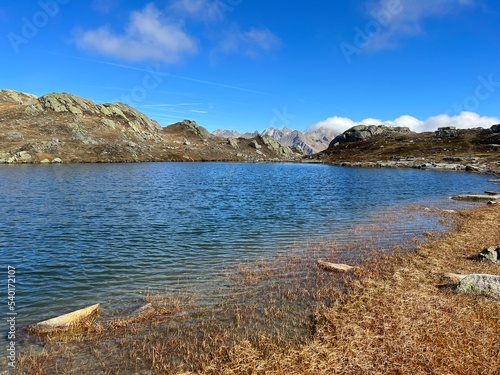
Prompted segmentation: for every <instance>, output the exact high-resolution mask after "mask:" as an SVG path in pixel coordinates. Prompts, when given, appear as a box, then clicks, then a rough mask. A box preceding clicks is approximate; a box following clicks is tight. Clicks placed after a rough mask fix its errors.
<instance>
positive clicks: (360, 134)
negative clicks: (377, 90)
mask: <svg viewBox="0 0 500 375" xmlns="http://www.w3.org/2000/svg"><path fill="white" fill-rule="evenodd" d="M408 133H411V130H410V128H407V127H401V126H397V127H391V126H386V125H357V126H353V127H352V128H350V129H348V130H346V131H345V132H344V133H342V134H341V135H338V136H336V137H335V138H334V139H333V141H332V142H331V143H330V146H329V148H333V147H336V146H338V145H339V144H342V143H346V142H359V141H363V140H365V139H368V138H370V137H373V136H375V135H382V134H408Z"/></svg>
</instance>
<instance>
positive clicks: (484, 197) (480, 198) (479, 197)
mask: <svg viewBox="0 0 500 375" xmlns="http://www.w3.org/2000/svg"><path fill="white" fill-rule="evenodd" d="M452 199H454V200H457V201H469V202H484V201H486V202H489V201H495V200H500V195H489V194H464V195H455V196H453V197H452Z"/></svg>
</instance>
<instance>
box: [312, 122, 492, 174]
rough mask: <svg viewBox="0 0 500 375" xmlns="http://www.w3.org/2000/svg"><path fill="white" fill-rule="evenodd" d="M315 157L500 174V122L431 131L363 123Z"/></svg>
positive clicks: (350, 163) (331, 161)
mask: <svg viewBox="0 0 500 375" xmlns="http://www.w3.org/2000/svg"><path fill="white" fill-rule="evenodd" d="M313 158H316V159H319V160H321V161H322V162H324V163H329V164H334V165H346V166H370V167H411V168H419V169H449V170H468V171H480V172H486V173H488V172H489V173H500V125H493V126H491V128H490V129H481V128H477V129H454V128H441V129H439V130H438V131H436V132H427V133H414V132H411V131H409V129H407V128H399V129H394V128H389V127H384V126H370V127H368V126H364V125H360V126H357V127H354V128H351V129H349V130H347V131H346V132H344V133H343V134H342V135H339V136H337V137H336V138H335V139H334V140H333V141H332V142H331V144H330V146H329V147H328V149H327V150H325V151H323V152H321V153H319V154H317V155H314V156H313Z"/></svg>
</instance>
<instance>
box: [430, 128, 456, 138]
mask: <svg viewBox="0 0 500 375" xmlns="http://www.w3.org/2000/svg"><path fill="white" fill-rule="evenodd" d="M435 134H436V138H455V137H458V134H459V132H458V129H457V128H456V127H454V126H446V127H444V128H438V130H436V132H435Z"/></svg>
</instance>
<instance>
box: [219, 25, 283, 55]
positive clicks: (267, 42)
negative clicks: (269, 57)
mask: <svg viewBox="0 0 500 375" xmlns="http://www.w3.org/2000/svg"><path fill="white" fill-rule="evenodd" d="M280 45H281V41H280V39H279V38H278V37H277V36H276V35H274V34H273V33H272V32H271V31H269V30H268V29H255V28H253V29H250V30H249V31H240V30H239V29H238V28H235V29H233V30H232V31H231V32H229V33H228V34H227V35H226V37H225V38H224V40H222V42H221V43H220V44H219V50H220V51H222V52H224V53H227V54H231V53H238V54H239V53H241V54H244V55H246V56H250V57H256V56H258V55H259V54H260V53H261V52H270V51H272V50H274V49H276V48H278V47H279V46H280Z"/></svg>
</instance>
